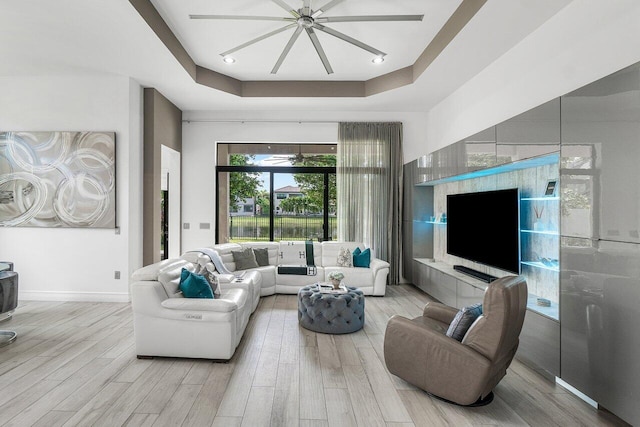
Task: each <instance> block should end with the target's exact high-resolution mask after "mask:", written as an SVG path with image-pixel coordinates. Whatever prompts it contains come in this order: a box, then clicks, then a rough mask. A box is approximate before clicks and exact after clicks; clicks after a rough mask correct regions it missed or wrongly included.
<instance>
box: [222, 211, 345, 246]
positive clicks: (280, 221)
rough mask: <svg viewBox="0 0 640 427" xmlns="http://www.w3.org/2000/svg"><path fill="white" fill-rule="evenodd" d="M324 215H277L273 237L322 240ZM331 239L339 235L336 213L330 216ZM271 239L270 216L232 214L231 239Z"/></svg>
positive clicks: (244, 240) (230, 221) (243, 240)
mask: <svg viewBox="0 0 640 427" xmlns="http://www.w3.org/2000/svg"><path fill="white" fill-rule="evenodd" d="M323 222H324V221H323V217H322V216H318V215H277V216H275V217H274V223H273V227H274V230H273V239H274V240H275V241H278V240H322V238H323V236H324V232H323V228H322V226H323ZM328 226H329V239H330V240H332V239H335V238H336V236H337V235H338V222H337V218H336V217H335V215H330V216H329V224H328ZM268 240H269V216H268V215H264V216H261V215H252V216H230V217H229V241H232V242H251V241H268Z"/></svg>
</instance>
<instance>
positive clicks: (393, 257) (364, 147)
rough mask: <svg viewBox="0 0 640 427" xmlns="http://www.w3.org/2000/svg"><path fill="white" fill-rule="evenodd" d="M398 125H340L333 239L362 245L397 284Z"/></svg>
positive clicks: (399, 246) (399, 247)
mask: <svg viewBox="0 0 640 427" xmlns="http://www.w3.org/2000/svg"><path fill="white" fill-rule="evenodd" d="M402 160H403V158H402V123H340V126H339V130H338V159H337V168H336V171H337V177H336V178H337V187H338V238H339V239H340V240H342V241H357V242H363V243H364V244H365V245H367V246H369V247H371V248H372V249H373V251H374V254H375V256H376V257H377V258H380V259H383V260H385V261H387V262H389V263H390V264H391V268H390V270H389V283H390V284H396V283H399V282H400V254H401V252H402V236H401V226H402V203H401V201H402Z"/></svg>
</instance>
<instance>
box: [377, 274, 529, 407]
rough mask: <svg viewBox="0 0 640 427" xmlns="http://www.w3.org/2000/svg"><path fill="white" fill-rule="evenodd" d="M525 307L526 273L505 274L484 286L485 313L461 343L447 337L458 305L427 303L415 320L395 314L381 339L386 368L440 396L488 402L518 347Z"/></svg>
mask: <svg viewBox="0 0 640 427" xmlns="http://www.w3.org/2000/svg"><path fill="white" fill-rule="evenodd" d="M526 307H527V283H526V281H525V279H524V277H522V276H507V277H503V278H500V279H498V280H496V281H494V282H492V283H491V284H490V285H489V286H488V287H487V290H486V292H485V295H484V300H483V314H482V315H481V316H480V317H479V318H478V319H477V320H476V321H475V322H474V323H473V325H472V326H471V327H470V328H469V330H468V331H467V333H466V335H465V336H464V338H463V340H462V342H459V341H457V340H455V339H453V338H449V337H448V336H446V335H445V334H446V332H447V329H448V327H449V324H450V323H451V321H452V320H453V318H454V317H455V315H456V313H457V312H458V309H456V308H453V307H449V306H446V305H444V304H440V303H434V302H430V303H428V304H427V305H426V306H425V307H424V313H423V315H422V316H420V317H417V318H415V319H412V320H410V319H407V318H405V317H401V316H397V315H396V316H393V317H391V319H389V322H388V323H387V329H386V332H385V337H384V357H385V362H386V364H387V368H388V369H389V372H391V373H392V374H394V375H397V376H398V377H400V378H402V379H404V380H405V381H407V382H409V383H411V384H413V385H415V386H417V387H419V388H421V389H423V390H425V391H427V392H428V393H430V394H432V395H434V396H436V397H439V398H442V399H444V400H448V401H450V402H453V403H457V404H459V405H473V404H482V403H483V401H484V403H488V402H490V401H491V399H492V397H493V395H492V394H491V393H492V390H493V388H494V387H495V386H496V385H497V384H498V382H500V380H501V379H502V378H503V377H504V376H505V375H506V373H507V368H508V367H509V365H510V364H511V361H512V360H513V357H514V355H515V354H516V350H517V349H518V343H519V338H518V337H519V335H520V331H521V330H522V324H523V322H524V316H525V313H526Z"/></svg>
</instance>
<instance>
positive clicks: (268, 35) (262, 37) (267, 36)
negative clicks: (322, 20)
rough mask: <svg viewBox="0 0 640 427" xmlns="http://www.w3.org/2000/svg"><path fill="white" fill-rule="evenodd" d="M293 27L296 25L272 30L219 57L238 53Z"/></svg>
mask: <svg viewBox="0 0 640 427" xmlns="http://www.w3.org/2000/svg"><path fill="white" fill-rule="evenodd" d="M295 26H297V25H296V24H289V25H285V26H284V27H282V28H278V29H277V30H273V31H271V32H269V33H267V34H263V35H261V36H260V37H256V38H255V39H253V40H249V41H248V42H246V43H242V44H241V45H239V46H236V47H234V48H233V49H229V50H228V51H226V52H222V53H221V54H220V56H227V55H230V54H232V53H233V52H236V51H238V50H240V49H244V48H245V47H247V46H250V45H252V44H254V43H257V42H259V41H260V40H264V39H266V38H269V37H271V36H274V35H276V34H278V33H281V32H283V31H285V30H288V29H289V28H293V27H295Z"/></svg>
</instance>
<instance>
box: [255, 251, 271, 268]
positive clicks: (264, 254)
mask: <svg viewBox="0 0 640 427" xmlns="http://www.w3.org/2000/svg"><path fill="white" fill-rule="evenodd" d="M253 255H255V257H256V262H257V263H258V266H259V267H264V266H266V265H269V250H268V249H267V248H253Z"/></svg>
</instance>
